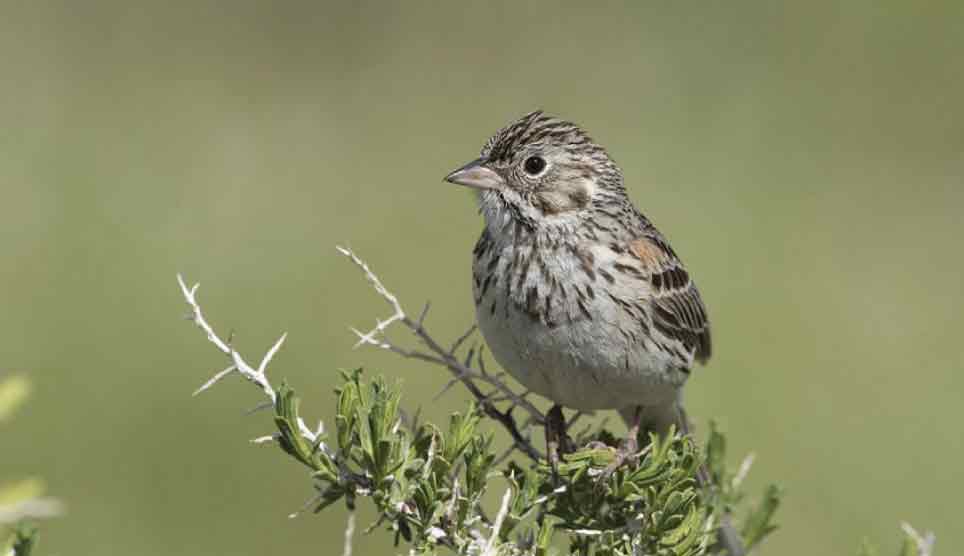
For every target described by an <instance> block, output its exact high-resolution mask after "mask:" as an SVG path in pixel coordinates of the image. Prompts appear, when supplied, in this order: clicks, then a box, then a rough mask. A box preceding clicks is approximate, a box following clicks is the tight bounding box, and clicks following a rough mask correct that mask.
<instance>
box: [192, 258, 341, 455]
mask: <svg viewBox="0 0 964 556" xmlns="http://www.w3.org/2000/svg"><path fill="white" fill-rule="evenodd" d="M177 283H178V284H179V285H180V286H181V293H182V294H183V295H184V300H185V301H187V304H188V305H189V306H190V307H191V312H190V313H189V314H188V316H187V318H188V319H189V320H191V321H193V322H194V324H196V325H197V326H198V328H200V329H201V330H202V331H203V332H204V334H205V335H206V336H207V339H208V341H209V342H211V343H212V344H214V347H216V348H217V349H218V351H220V352H221V353H222V354H224V355H225V356H227V357H228V358H229V359H230V360H231V364H230V365H228V367H226V368H225V369H224V370H223V371H220V372H218V373H217V374H215V375H214V376H213V377H211V378H210V379H209V380H208V381H207V382H205V383H204V384H202V385H201V387H200V388H198V389H197V390H195V392H194V395H195V396H196V395H198V394H200V393H201V392H204V391H205V390H207V389H208V388H210V387H212V386H214V385H215V384H217V383H218V382H219V381H221V379H223V378H224V377H226V376H228V375H229V374H231V373H233V372H237V373H239V374H241V376H243V377H244V378H245V379H247V380H248V381H249V382H251V383H252V384H254V385H255V386H257V387H258V388H259V389H260V390H261V392H262V393H264V395H265V396H267V398H268V400H269V402H266V403H265V404H264V405H268V404H269V403H270V404H272V405H273V404H274V403H275V399H276V394H275V389H274V387H273V386H272V385H271V381H269V380H268V375H267V370H268V364H269V363H271V360H272V359H274V356H275V355H277V353H278V350H280V349H281V346H282V345H283V344H284V342H285V338H287V336H288V334H287V332H286V333H284V334H282V335H281V337H280V338H278V340H277V341H276V342H275V343H274V345H272V346H271V348H270V349H268V351H267V352H266V353H265V354H264V357H262V358H261V362H260V363H259V364H258V368H254V367H252V366H251V365H249V364H248V363H247V362H246V361H245V360H244V358H243V357H241V354H240V353H238V352H237V351H236V350H235V349H234V347H233V346H232V345H231V344H230V342H225V341H224V340H222V339H221V337H220V336H218V334H217V333H216V332H215V331H214V328H212V327H211V325H210V324H208V321H207V320H206V319H205V318H204V313H202V312H201V306H200V305H199V304H198V302H197V290H198V286H199V285H200V284H194V285H193V286H191V287H190V288H189V287H188V286H187V283H185V281H184V278H183V277H182V276H181V275H180V274H178V275H177ZM261 407H262V406H260V405H259V406H258V409H260V408H261ZM298 432H299V433H300V434H301V436H303V437H304V438H305V439H306V440H308V441H309V442H311V443H312V444H317V445H318V449H319V450H322V451H323V452H325V453H326V454H328V455H329V456H332V457H334V453H333V452H332V451H331V449H330V448H329V447H328V445H327V444H325V443H324V442H320V441H319V439H320V437H321V435H322V434H323V433H324V424H323V423H321V422H319V423H318V428H317V429H315V430H312V429H311V428H310V427H308V425H307V424H305V422H304V420H303V419H301V418H300V417H299V418H298ZM273 439H276V435H269V436H263V437H260V438H256V439H254V440H253V441H252V442H255V443H258V444H260V443H262V442H267V441H270V440H273Z"/></svg>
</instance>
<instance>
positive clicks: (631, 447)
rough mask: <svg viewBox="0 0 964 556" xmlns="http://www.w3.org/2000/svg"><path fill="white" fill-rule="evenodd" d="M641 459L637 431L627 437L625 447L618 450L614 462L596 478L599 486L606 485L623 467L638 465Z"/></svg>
mask: <svg viewBox="0 0 964 556" xmlns="http://www.w3.org/2000/svg"><path fill="white" fill-rule="evenodd" d="M638 459H639V442H638V441H637V440H636V431H632V433H631V434H630V435H629V436H628V437H626V440H625V441H624V442H623V445H622V446H620V447H619V449H617V450H616V454H615V455H614V457H613V461H612V462H611V463H610V464H609V465H607V466H606V468H605V469H603V472H602V473H600V474H599V476H598V477H597V478H596V484H597V485H603V484H605V483H606V482H607V481H608V480H609V478H610V477H612V476H613V473H615V472H616V470H617V469H619V468H620V467H622V466H623V465H625V464H627V463H630V464H633V463H636V461H637V460H638Z"/></svg>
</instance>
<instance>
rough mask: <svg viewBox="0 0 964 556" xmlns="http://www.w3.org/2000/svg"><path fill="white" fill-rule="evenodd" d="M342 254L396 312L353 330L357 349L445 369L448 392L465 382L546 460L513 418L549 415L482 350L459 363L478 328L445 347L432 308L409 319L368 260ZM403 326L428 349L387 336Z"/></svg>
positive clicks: (518, 443)
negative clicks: (502, 406)
mask: <svg viewBox="0 0 964 556" xmlns="http://www.w3.org/2000/svg"><path fill="white" fill-rule="evenodd" d="M337 249H338V252H339V253H341V254H342V255H345V256H346V257H348V258H349V259H350V260H351V262H353V263H354V264H355V265H356V266H357V267H358V268H360V269H361V270H362V272H363V273H364V274H365V278H366V279H367V280H368V282H369V283H370V284H371V285H372V287H373V288H374V289H375V292H376V293H377V294H378V295H379V296H381V297H382V298H383V299H385V301H387V302H388V304H389V306H390V307H391V309H392V314H391V315H390V316H389V317H388V318H387V319H385V320H380V319H376V320H375V327H374V328H372V329H371V330H369V331H368V332H361V331H359V330H357V329H355V328H352V329H351V331H352V332H354V333H355V335H356V336H358V342H357V343H356V344H355V347H358V346H361V345H370V346H374V347H377V348H380V349H384V350H388V351H391V352H393V353H396V354H398V355H401V356H402V357H405V358H407V359H417V360H420V361H425V362H428V363H432V364H435V365H439V366H441V367H445V368H446V369H447V370H448V371H449V372H450V373H451V374H452V376H453V380H452V382H450V383H449V385H447V386H446V387H445V388H444V389H443V392H444V391H445V390H447V389H448V387H449V386H451V384H452V383H454V382H455V381H458V382H461V383H462V384H463V385H465V387H466V388H467V389H468V391H469V393H471V394H472V396H473V397H474V398H475V399H476V401H477V402H478V404H479V406H480V407H481V408H482V411H483V412H484V413H485V414H486V415H487V416H488V417H490V418H492V419H494V420H496V421H497V422H498V423H499V424H501V425H502V426H503V428H505V430H506V431H508V433H509V435H510V436H511V437H512V441H513V446H514V447H515V448H516V449H518V450H520V451H521V452H523V453H524V454H526V455H527V456H528V457H529V458H531V459H532V460H534V461H538V460H540V459H542V458H543V456H542V453H541V452H540V451H539V450H537V449H536V448H535V447H534V446H533V445H532V442H531V439H530V438H529V437H528V436H526V435H523V433H522V429H525V428H526V427H524V426H523V427H520V426H519V424H518V423H517V422H516V420H515V418H514V417H513V416H512V411H513V409H515V408H517V407H518V408H521V409H522V410H523V411H525V412H526V413H527V414H528V420H527V422H530V423H535V424H543V423H545V415H544V414H543V413H542V412H541V411H539V409H538V408H537V407H536V406H535V405H533V404H532V402H530V401H529V400H528V399H527V398H526V394H525V393H523V394H517V393H516V392H514V391H513V390H512V389H511V388H510V387H509V386H508V385H507V384H506V383H505V382H504V381H503V380H502V375H492V374H490V373H488V372H487V371H486V370H485V363H484V361H483V359H482V350H481V348H475V347H473V348H471V349H469V350H468V353H467V356H466V357H465V358H464V360H459V357H458V356H457V355H456V354H457V352H458V350H459V348H460V347H461V346H462V345H463V344H464V343H465V342H466V340H467V339H468V338H469V336H471V335H472V333H473V332H475V326H472V327H471V328H469V329H468V331H466V332H465V333H464V334H462V336H460V337H459V338H458V339H457V340H456V341H455V342H454V343H453V344H452V347H451V348H449V349H445V348H444V347H442V344H441V343H440V342H438V341H436V340H435V338H434V337H433V336H432V335H431V334H429V332H428V330H427V329H426V328H425V326H424V322H425V316H426V314H427V313H428V309H429V305H428V304H426V305H425V307H424V308H423V309H422V311H421V313H420V314H419V316H418V318H417V319H412V318H411V317H409V316H408V314H407V313H406V312H405V310H404V309H403V308H402V305H401V303H400V302H399V301H398V298H397V297H396V296H395V294H393V293H392V292H391V291H389V290H388V288H386V287H385V285H384V284H383V283H382V281H381V280H380V279H379V278H378V276H377V275H376V274H375V273H374V272H372V270H371V269H370V268H369V267H368V264H367V263H365V261H363V260H361V259H360V258H359V257H358V256H357V255H356V254H355V253H354V252H353V251H352V250H351V249H346V248H344V247H340V246H339V247H337ZM396 323H398V324H400V325H401V326H403V327H404V328H407V329H408V330H409V332H411V334H412V335H413V336H415V337H416V338H417V339H418V340H419V341H420V342H421V344H422V345H423V346H424V348H425V349H424V350H420V349H409V348H405V347H402V346H400V345H398V344H396V343H394V342H392V341H391V340H389V339H388V337H387V336H386V331H387V330H388V328H389V327H390V326H391V325H393V324H396ZM473 360H474V361H475V364H476V365H477V366H478V369H475V368H473V367H472V364H473ZM479 384H485V385H487V386H490V387H493V388H494V389H495V392H493V394H496V393H497V394H499V397H498V398H494V397H493V395H492V394H489V395H486V394H485V393H483V392H482V390H481V389H480V388H479ZM502 400H505V401H509V402H510V405H509V408H508V409H506V410H504V411H502V410H499V409H498V408H497V407H496V405H495V404H496V402H497V401H502Z"/></svg>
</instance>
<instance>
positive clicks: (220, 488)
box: [0, 1, 964, 555]
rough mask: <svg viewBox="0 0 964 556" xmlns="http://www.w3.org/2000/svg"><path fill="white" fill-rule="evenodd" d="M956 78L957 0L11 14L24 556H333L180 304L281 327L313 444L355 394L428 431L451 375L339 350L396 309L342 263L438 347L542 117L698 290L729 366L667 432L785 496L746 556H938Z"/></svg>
mask: <svg viewBox="0 0 964 556" xmlns="http://www.w3.org/2000/svg"><path fill="white" fill-rule="evenodd" d="M962 52H964V4H962V3H960V2H950V1H947V2H907V1H904V2H897V1H874V2H870V1H855V2H847V3H840V4H839V5H838V4H836V3H825V2H808V3H797V4H795V5H789V4H787V5H784V4H778V3H771V2H753V3H729V2H727V3H724V2H713V3H695V2H673V3H667V2H647V3H632V4H629V3H627V4H624V5H620V4H616V3H612V4H608V5H606V6H591V5H589V3H571V4H568V5H567V6H557V5H554V4H553V3H548V2H545V3H536V2H533V3H523V4H516V3H505V4H498V3H472V4H465V5H456V4H441V3H423V4H419V3H414V2H410V3H404V4H402V3H355V4H351V5H349V4H347V3H346V4H344V5H327V4H325V3H322V2H310V3H309V2H302V3H284V2H279V3H269V2H261V1H256V2H255V1H251V2H247V1H246V2H231V3H228V2H220V3H212V2H163V3H162V2H158V3H153V4H139V3H129V2H120V1H105V2H87V3H62V4H48V3H41V2H37V3H30V2H4V3H3V5H2V17H0V53H2V56H0V78H2V85H0V122H2V123H3V133H2V134H0V194H2V197H0V253H2V254H3V259H4V262H3V264H2V267H0V295H2V297H0V339H2V340H0V368H2V369H7V370H17V371H24V372H27V373H28V375H29V376H30V377H32V380H33V381H34V385H35V387H36V388H35V391H34V395H33V398H32V400H31V403H30V404H29V405H28V406H27V408H26V410H25V411H23V412H22V413H21V414H20V415H19V416H18V418H17V419H16V420H15V421H14V422H13V423H12V424H8V426H6V427H5V428H4V430H3V431H2V432H3V439H4V440H3V444H2V448H0V450H2V455H0V479H13V478H16V477H21V476H26V475H31V474H39V475H41V476H43V477H45V478H46V479H47V480H48V482H49V486H50V491H51V493H53V494H55V495H57V496H59V497H62V498H63V499H65V501H66V502H67V503H68V505H69V513H68V515H66V516H65V517H63V518H60V519H57V520H55V521H51V522H48V523H46V524H44V526H43V537H42V539H41V545H40V552H41V553H42V554H138V555H152V554H265V553H267V554H270V553H274V552H275V551H277V549H278V547H280V546H284V547H286V548H291V549H292V551H295V550H297V551H299V552H305V553H314V554H330V553H340V549H341V548H340V546H341V533H342V530H343V528H344V519H345V514H344V512H343V510H341V509H339V510H335V511H329V512H326V513H324V514H322V515H320V516H312V515H308V516H303V517H301V518H298V519H294V520H289V519H287V518H286V516H287V514H288V513H289V512H291V511H293V510H295V509H297V508H298V507H299V506H300V505H301V504H302V502H303V501H304V500H305V499H307V497H308V496H309V494H310V492H309V488H308V484H309V483H308V478H307V476H306V474H305V473H304V471H303V470H302V469H301V468H299V467H298V466H297V465H296V464H295V463H294V462H292V461H290V460H288V459H287V458H285V457H284V456H283V455H282V454H281V453H280V452H278V451H276V450H273V449H270V448H265V447H254V446H252V445H250V444H248V443H247V439H249V438H252V437H254V436H258V435H261V434H264V433H266V432H268V431H270V429H271V424H270V420H269V418H268V416H267V415H266V414H263V413H262V414H257V415H254V416H248V417H244V416H242V410H244V409H246V408H249V407H251V406H253V405H255V404H256V403H257V402H259V401H260V398H259V397H258V393H257V392H256V391H255V390H254V389H253V388H251V387H250V385H248V384H245V383H242V382H241V381H240V380H230V381H227V382H226V383H224V384H222V385H220V386H219V387H217V388H215V389H213V390H212V391H210V392H208V393H206V394H204V395H203V396H201V397H199V398H191V396H190V393H191V392H192V391H193V390H194V388H196V387H197V386H198V385H199V384H200V383H201V382H203V381H204V380H205V379H206V378H207V377H208V376H209V375H210V374H212V373H213V372H215V371H217V370H220V369H221V368H222V367H223V365H224V361H223V360H222V358H221V357H219V356H218V354H217V353H216V352H215V351H214V349H213V348H212V347H211V346H210V345H208V344H207V343H206V342H205V341H204V339H203V337H202V335H201V334H200V333H199V331H197V330H196V329H194V328H193V327H192V326H191V325H190V324H189V323H187V322H185V321H184V320H182V319H181V317H182V315H183V314H184V312H185V307H184V305H183V303H182V300H181V298H180V294H179V292H178V290H177V286H176V283H175V281H174V276H175V273H176V272H178V271H180V272H183V273H185V275H186V277H187V278H188V279H189V280H192V281H193V280H198V281H200V282H201V284H202V286H201V289H200V299H201V302H202V305H203V306H204V307H205V309H206V311H207V313H208V315H209V317H210V320H211V321H212V323H213V324H214V325H215V326H216V327H217V328H219V329H220V330H221V331H224V332H225V333H226V332H228V331H231V330H233V331H234V333H235V343H236V345H237V346H238V347H239V349H240V350H241V351H242V352H243V353H244V354H246V355H247V356H248V357H249V358H252V359H256V358H258V357H260V355H261V354H262V353H263V352H264V350H265V349H266V348H267V347H268V346H269V345H270V343H271V342H272V341H273V340H274V339H275V338H276V337H277V336H278V335H279V334H280V333H281V332H282V331H285V330H287V331H288V332H289V333H290V336H289V342H288V344H287V345H286V346H285V347H284V349H283V351H282V352H281V354H280V355H279V357H278V358H277V359H276V363H275V364H274V366H273V369H272V374H273V376H274V377H275V378H277V379H280V378H282V377H286V378H288V379H289V380H290V381H291V382H292V383H293V384H294V385H295V386H296V387H297V388H298V390H299V392H300V393H301V394H302V396H303V397H304V398H305V406H306V408H307V409H306V410H307V412H308V414H309V415H310V416H312V417H325V418H330V415H331V413H330V409H331V407H332V397H331V393H330V392H331V388H332V386H333V384H334V383H335V380H336V376H337V374H336V369H338V368H344V367H353V366H358V365H364V366H366V367H369V368H373V369H378V370H382V371H384V372H386V373H387V374H389V375H391V376H395V377H399V378H400V379H401V380H402V381H403V383H404V388H405V394H406V398H405V404H406V406H407V407H409V408H414V407H415V406H417V405H418V404H419V403H425V404H426V414H427V415H428V416H429V417H431V418H433V419H442V418H444V417H445V415H447V413H448V412H449V411H451V410H453V409H460V408H463V407H464V404H465V396H463V394H462V392H456V391H453V393H450V394H447V395H446V396H445V397H444V398H442V400H441V401H440V402H438V403H431V402H430V400H431V396H432V395H433V394H434V393H435V392H436V391H437V390H438V389H439V388H440V387H441V386H442V384H443V383H444V382H445V377H444V376H443V375H442V373H441V371H439V370H438V369H434V368H428V367H426V366H425V365H421V364H417V363H415V362H408V361H400V360H397V359H395V358H392V357H389V356H387V355H386V354H381V353H375V352H373V351H371V350H359V351H352V350H351V346H352V343H353V339H352V336H351V334H350V333H349V331H348V326H350V325H355V326H359V327H363V326H370V325H371V324H373V322H374V318H375V317H376V316H379V315H380V316H385V315H387V308H386V307H385V306H384V304H383V303H382V301H381V300H380V299H378V298H376V297H375V295H374V294H373V293H372V292H371V291H370V289H369V288H368V286H367V285H366V284H365V283H364V282H363V281H362V279H361V277H360V275H359V273H358V272H357V270H356V269H355V268H353V267H351V266H350V265H349V264H348V262H347V261H345V260H344V259H343V258H341V257H340V256H338V255H337V254H336V252H335V250H334V245H335V244H336V243H342V242H344V243H346V244H347V245H350V246H351V247H353V248H355V249H356V250H357V251H358V252H359V253H360V254H361V255H362V256H363V257H364V258H366V259H367V260H368V262H369V263H371V264H372V266H373V267H374V268H375V269H376V270H377V271H378V272H379V273H380V274H381V276H382V278H383V279H384V280H385V281H386V283H387V284H388V285H389V286H390V287H391V288H393V289H394V290H395V291H396V292H397V293H398V294H399V295H400V296H401V297H402V299H403V301H405V302H406V304H407V306H408V307H409V308H410V309H412V310H415V309H417V308H418V307H419V306H420V305H421V303H422V302H423V301H424V300H426V299H429V298H430V299H431V300H432V302H433V307H434V309H433V311H432V312H431V314H430V315H429V319H428V324H429V325H430V326H431V327H433V329H434V330H435V331H437V332H438V333H439V334H438V335H439V336H441V338H442V339H448V338H454V337H455V336H456V335H457V333H458V332H460V331H461V330H463V329H464V327H465V326H467V325H468V324H469V323H470V322H471V319H472V318H473V317H472V313H473V311H472V304H471V300H470V299H471V298H470V287H469V273H470V268H469V258H470V257H469V254H470V250H471V247H472V245H473V242H474V241H475V239H476V237H477V234H478V233H479V231H480V228H481V223H480V218H479V216H478V215H477V214H476V210H475V207H474V202H473V199H472V196H471V194H470V193H469V192H467V191H465V190H462V189H458V188H455V187H454V186H449V185H447V184H443V183H442V181H441V178H442V176H443V175H445V173H446V172H447V171H448V170H451V169H452V168H454V167H455V166H457V165H459V164H461V163H463V162H465V161H467V160H469V159H471V158H473V157H474V156H475V155H476V153H477V151H478V149H479V148H480V146H481V145H482V143H483V142H484V141H485V139H486V138H487V137H488V136H489V135H490V134H491V133H492V132H494V131H495V130H496V129H497V128H499V127H500V126H502V125H503V124H504V123H506V122H508V121H509V120H510V119H512V118H515V117H517V116H519V115H521V114H523V113H525V112H527V111H529V110H532V109H534V108H538V107H542V108H545V109H547V110H549V111H551V112H553V113H556V114H559V115H562V116H564V117H567V118H570V119H573V120H575V121H577V122H579V123H581V124H583V125H584V126H585V127H586V128H587V129H588V130H589V131H590V133H591V134H592V135H593V136H594V137H595V138H596V139H598V140H599V141H600V142H601V143H603V144H604V145H606V146H607V147H608V148H609V151H610V153H611V154H612V155H613V157H614V158H615V159H616V160H617V162H618V163H619V164H620V165H621V166H622V168H623V169H624V171H625V173H626V176H627V184H628V186H629V189H630V192H631V194H632V197H633V198H634V200H635V201H636V202H637V203H638V204H639V206H640V207H641V208H642V209H643V210H644V212H646V213H647V214H648V215H649V216H650V217H651V218H652V219H653V220H654V221H655V222H656V223H657V224H658V225H659V226H660V227H661V228H662V229H663V230H664V231H665V232H666V233H667V234H668V235H669V236H670V237H671V238H672V240H673V244H674V246H676V247H677V249H678V251H679V252H680V253H682V255H683V257H684V258H685V260H686V261H687V263H688V265H689V266H690V268H691V269H692V270H693V272H694V274H695V275H696V276H697V278H698V280H699V284H700V286H701V289H702V290H703V292H704V296H705V298H706V299H707V302H708V305H709V307H710V311H711V317H712V319H713V322H714V327H715V328H714V334H715V338H714V339H715V343H716V346H717V351H716V354H715V357H714V359H713V360H712V361H711V363H710V365H709V367H708V368H706V369H705V370H700V371H699V372H697V373H695V374H694V377H693V380H692V381H691V382H690V385H689V387H688V390H687V392H688V403H689V405H690V412H691V414H692V415H693V416H694V417H695V418H696V419H697V421H698V422H699V423H701V425H702V429H703V430H705V429H706V425H705V423H706V421H707V420H708V419H709V418H716V419H718V420H719V421H720V423H721V425H722V427H723V428H724V429H725V430H726V431H727V432H728V435H729V439H730V442H731V446H732V455H733V458H734V460H737V459H738V458H739V457H740V456H741V455H742V454H744V453H746V452H748V451H751V450H752V451H755V452H756V453H757V454H758V459H757V464H756V466H755V467H754V470H753V472H752V474H751V478H752V484H751V486H753V487H754V488H759V486H760V485H762V484H763V483H764V482H770V481H777V482H779V483H781V484H783V485H784V486H785V487H786V489H787V497H786V503H785V506H784V508H783V509H782V510H781V513H780V516H779V517H780V519H779V521H780V522H781V523H782V524H783V529H782V530H781V531H780V532H778V533H777V534H776V535H775V536H774V537H773V538H772V539H771V540H770V541H769V544H768V547H767V550H766V552H767V553H770V554H784V555H796V554H800V555H803V554H808V555H809V554H852V553H853V552H854V551H855V549H856V547H857V545H858V543H859V541H860V539H861V538H862V537H863V536H869V537H871V538H873V539H875V540H877V541H880V542H881V543H883V544H885V545H886V546H888V547H890V546H892V545H894V544H896V542H897V539H898V529H897V524H898V522H899V521H900V520H909V521H911V522H913V523H914V524H915V525H917V526H919V527H920V528H922V529H923V528H927V529H933V530H935V531H936V532H937V535H938V549H939V553H941V554H947V555H950V554H957V553H959V552H960V551H961V550H964V533H962V532H961V529H960V527H959V524H957V515H956V514H957V510H958V509H959V501H960V498H961V495H962V494H964V489H962V488H961V484H962V482H964V471H962V466H961V460H962V456H964V446H962V442H961V432H960V428H959V426H960V423H961V421H962V418H964V409H962V406H961V403H960V401H961V393H962V391H964V378H962V372H961V371H962V367H964V364H962V363H964V361H962V355H961V350H960V343H961V339H960V338H961V335H962V333H964V319H962V317H961V314H960V309H961V307H962V301H964V288H962V278H961V276H962V271H964V259H962V257H961V247H960V241H961V237H962V233H964V224H962V222H961V215H960V213H961V209H962V206H964V191H962V187H964V183H962V175H964V157H962V151H964V103H962V101H961V99H962V98H964V65H962V61H961V53H962ZM397 337H398V338H399V339H401V336H397ZM362 517H363V518H367V517H370V514H363V516H362ZM364 523H365V522H364V521H363V522H362V524H364ZM355 548H356V553H358V554H391V553H396V552H401V551H403V549H402V548H399V549H393V548H392V547H391V544H390V539H389V538H388V536H387V535H384V534H382V533H377V534H373V535H370V536H367V537H365V536H361V537H359V538H357V539H356V546H355Z"/></svg>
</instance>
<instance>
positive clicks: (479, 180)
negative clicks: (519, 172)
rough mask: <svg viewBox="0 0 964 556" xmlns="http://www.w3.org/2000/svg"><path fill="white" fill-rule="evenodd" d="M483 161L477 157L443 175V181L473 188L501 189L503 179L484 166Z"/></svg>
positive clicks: (503, 182) (503, 183)
mask: <svg viewBox="0 0 964 556" xmlns="http://www.w3.org/2000/svg"><path fill="white" fill-rule="evenodd" d="M484 162H485V161H484V160H483V159H481V158H477V159H475V160H473V161H472V162H469V163H468V164H466V165H465V166H462V167H461V168H459V169H458V170H456V171H454V172H452V173H451V174H449V175H447V176H445V181H447V182H449V183H454V184H457V185H464V186H466V187H471V188H473V189H501V188H502V186H504V185H505V181H503V180H502V177H501V176H500V175H499V174H497V173H495V171H493V170H492V169H490V168H487V167H486V166H484V165H483V163H484Z"/></svg>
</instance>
